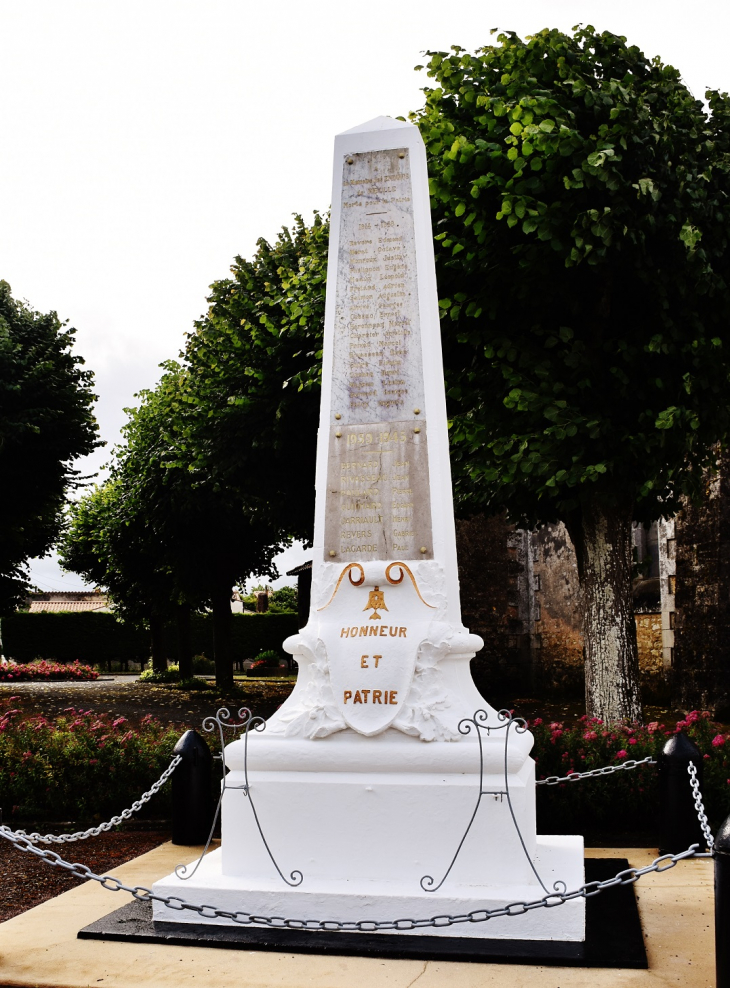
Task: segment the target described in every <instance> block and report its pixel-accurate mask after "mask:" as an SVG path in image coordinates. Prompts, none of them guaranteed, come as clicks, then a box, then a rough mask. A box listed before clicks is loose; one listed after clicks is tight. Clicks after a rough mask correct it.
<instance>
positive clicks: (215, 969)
mask: <svg viewBox="0 0 730 988" xmlns="http://www.w3.org/2000/svg"><path fill="white" fill-rule="evenodd" d="M586 853H587V854H588V855H590V856H594V857H617V858H619V857H620V858H628V859H629V861H630V862H631V864H632V865H634V866H636V867H643V866H644V865H645V864H647V863H649V862H650V861H651V860H652V859H653V858H654V857H656V852H655V851H651V850H645V849H638V850H637V849H626V848H610V849H605V848H593V849H590V850H587V851H586ZM76 856H78V857H83V855H82V854H78V855H76ZM193 856H194V851H193V850H192V849H190V848H181V847H175V846H173V845H172V844H163V845H161V846H160V847H158V848H156V849H155V850H153V851H150V852H149V853H148V854H144V855H142V856H141V857H139V858H136V859H135V860H134V861H130V862H128V863H127V864H126V865H122V866H121V867H119V868H117V869H115V874H117V875H118V876H119V877H120V878H122V880H123V881H125V882H126V883H128V884H130V885H134V884H140V885H146V886H149V885H151V884H152V882H153V881H155V880H156V879H158V878H160V877H162V876H163V875H167V874H169V872H170V871H172V870H173V868H174V866H175V865H176V864H179V863H180V861H186V860H190V859H192V857H193ZM38 867H39V868H44V867H49V866H48V865H44V864H43V863H42V862H38ZM635 888H636V892H637V898H638V903H639V911H640V913H641V918H642V925H643V929H644V936H645V940H646V945H647V952H648V955H649V970H648V971H637V970H617V969H600V968H592V969H579V968H561V967H535V966H530V967H527V966H526V967H523V966H520V965H514V964H510V965H502V964H468V963H460V962H459V963H450V962H442V961H427V962H422V961H414V960H382V959H378V958H369V957H325V956H318V955H314V954H285V953H280V954H279V953H261V952H258V951H227V950H216V949H215V948H202V947H201V948H198V947H196V948H194V949H193V948H185V947H173V946H167V945H161V944H132V945H130V944H123V943H113V942H100V941H95V940H78V939H77V938H76V934H77V932H78V931H79V930H80V929H81V928H82V927H83V926H86V925H88V924H89V923H91V922H93V921H94V920H96V919H99V918H100V917H102V916H104V915H106V914H107V913H109V912H111V911H112V910H113V909H116V908H118V907H119V906H121V905H123V904H124V903H125V902H126V901H129V898H130V897H129V896H128V895H126V894H125V893H121V892H119V893H115V894H112V893H110V892H108V891H106V890H105V889H102V888H101V887H100V886H99V885H98V883H96V882H88V883H86V884H84V885H80V886H79V887H78V888H75V889H72V890H71V891H69V892H65V893H64V894H63V895H59V896H57V897H56V898H55V899H50V900H49V901H48V902H44V903H43V904H42V905H40V906H36V907H35V908H34V909H30V910H28V912H25V913H22V914H21V915H20V916H16V917H15V918H13V919H10V920H8V921H7V922H5V923H2V924H0V985H3V986H13V988H15V986H18V988H20V986H22V988H81V986H83V988H89V986H91V988H201V986H202V988H208V986H210V988H411V986H413V985H414V984H416V983H417V984H418V988H444V986H445V985H448V986H449V988H492V986H494V988H497V986H504V985H507V984H508V985H510V988H523V986H525V988H527V986H528V985H529V986H532V985H535V984H539V985H540V988H589V986H590V988H619V986H620V988H624V986H625V988H665V986H666V988H669V986H682V988H712V986H713V985H714V938H713V920H712V916H713V900H712V862H711V861H709V860H707V859H705V860H697V861H687V862H681V863H680V864H678V865H677V867H676V868H674V869H672V870H671V871H669V872H666V873H665V874H662V875H651V876H647V877H646V878H643V879H641V880H640V881H639V882H638V883H637V885H636V886H635Z"/></svg>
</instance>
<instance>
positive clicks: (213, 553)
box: [62, 361, 283, 688]
mask: <svg viewBox="0 0 730 988" xmlns="http://www.w3.org/2000/svg"><path fill="white" fill-rule="evenodd" d="M163 369H164V374H163V375H162V378H161V379H160V382H159V383H158V385H157V387H156V388H155V389H154V390H153V391H143V392H141V393H140V395H139V396H138V397H139V398H140V399H141V401H140V405H139V406H138V407H137V408H134V409H128V410H127V412H128V415H129V421H128V422H127V424H126V426H125V427H124V430H123V432H124V443H123V445H121V446H120V447H118V448H117V449H116V450H115V453H114V460H113V463H112V468H111V480H110V482H109V483H108V484H107V485H105V487H103V488H101V489H99V490H98V491H96V492H95V493H94V494H92V495H90V496H89V497H88V498H87V499H86V500H85V501H84V502H82V503H81V505H79V507H78V508H77V509H75V511H74V514H73V521H72V525H71V527H70V530H69V535H68V537H67V539H66V542H65V544H64V547H63V550H62V558H63V561H64V565H65V566H66V567H67V568H69V569H72V570H73V571H74V572H81V573H83V574H84V575H85V576H87V577H93V578H94V579H95V580H97V581H98V582H99V583H101V584H102V585H103V586H105V587H107V588H108V589H109V591H110V592H111V593H112V596H113V597H114V599H115V600H118V601H119V603H120V605H121V608H122V611H123V612H124V613H125V614H126V615H128V616H129V617H131V618H132V619H133V620H137V621H139V620H140V619H145V620H146V621H147V622H148V623H149V625H150V629H151V633H152V652H153V662H154V664H155V666H156V667H158V666H159V667H164V665H165V656H164V653H162V651H161V649H162V642H161V633H162V626H163V624H164V622H165V620H169V619H172V618H173V617H176V618H177V621H178V630H179V643H180V644H179V648H180V660H181V662H182V667H181V672H182V674H183V675H186V674H189V668H188V667H190V669H191V668H192V667H191V666H190V662H191V661H192V659H191V655H190V650H189V647H188V646H186V644H185V641H186V637H188V634H189V632H187V633H186V630H185V629H186V627H188V624H187V622H188V621H189V613H190V609H191V608H192V609H198V608H203V607H210V608H211V609H212V612H213V627H214V637H215V662H216V681H217V684H218V685H219V686H220V687H221V688H228V687H230V686H231V685H232V684H233V661H232V654H231V616H232V614H231V594H232V587H233V585H234V583H236V582H243V581H245V580H246V579H247V578H248V577H249V576H250V575H251V574H252V573H268V574H269V575H271V576H274V577H275V576H276V575H277V574H276V571H275V569H274V567H273V563H272V559H273V556H274V555H276V553H277V552H278V551H279V550H280V549H281V548H282V547H283V542H282V540H281V539H280V537H279V533H278V530H277V529H276V528H275V527H274V525H272V523H271V521H270V519H271V516H272V514H273V510H274V509H273V507H272V505H271V504H270V503H269V501H268V500H267V499H266V498H264V497H262V496H257V495H256V494H255V493H251V492H242V491H241V490H239V489H237V488H235V487H234V486H232V485H230V484H225V483H222V482H221V480H220V478H219V477H218V476H217V474H216V470H215V468H214V465H213V464H211V461H210V460H208V459H207V458H205V457H204V456H202V455H201V452H200V449H199V447H198V445H197V442H198V440H199V439H200V435H199V432H198V431H196V424H197V419H198V418H199V417H200V416H201V408H200V403H199V401H198V400H197V398H196V396H195V395H194V392H193V391H192V389H191V383H192V382H191V376H190V374H189V373H188V372H187V371H186V370H185V369H184V368H182V367H180V366H179V365H178V364H177V363H175V362H174V361H168V362H167V363H165V364H163Z"/></svg>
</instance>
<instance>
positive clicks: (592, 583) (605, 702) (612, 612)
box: [571, 497, 642, 723]
mask: <svg viewBox="0 0 730 988" xmlns="http://www.w3.org/2000/svg"><path fill="white" fill-rule="evenodd" d="M632 511H633V504H624V505H619V506H615V505H606V504H605V503H602V502H601V501H600V500H599V499H598V498H597V497H594V498H590V499H586V500H585V501H584V502H583V504H582V511H581V517H580V523H579V529H578V531H576V532H575V535H576V536H577V537H576V538H574V540H573V541H574V543H575V550H576V556H577V559H578V575H579V578H580V586H581V596H582V603H583V643H584V644H583V655H584V659H585V672H586V713H587V714H588V716H589V717H600V719H601V720H603V721H605V722H606V723H616V722H619V721H640V720H641V719H642V709H641V693H640V688H639V652H638V648H637V644H636V623H635V621H634V606H633V594H632V580H631V569H632V562H633V545H632V541H631V522H632ZM571 527H572V528H573V530H574V531H575V528H576V526H575V525H573V526H571ZM571 534H572V532H571Z"/></svg>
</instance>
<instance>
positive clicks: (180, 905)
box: [0, 827, 711, 933]
mask: <svg viewBox="0 0 730 988" xmlns="http://www.w3.org/2000/svg"><path fill="white" fill-rule="evenodd" d="M0 837H3V838H5V840H7V841H9V842H10V843H11V844H13V845H14V846H15V847H16V848H17V849H18V850H19V851H24V852H28V853H30V854H34V855H35V856H36V857H38V858H40V859H41V860H42V861H45V862H46V863H47V864H51V865H55V866H56V867H58V868H64V869H65V870H66V871H68V872H69V873H70V874H72V875H75V876H76V877H77V878H84V879H87V880H90V881H94V882H98V883H99V884H100V885H101V886H102V887H103V888H106V889H109V891H111V892H128V893H129V894H130V895H131V896H133V897H134V898H135V899H138V900H140V901H141V902H160V903H162V905H164V906H166V907H167V908H168V909H172V910H174V911H175V912H183V911H188V912H194V913H197V914H198V915H199V916H201V917H203V918H204V919H227V920H230V921H231V922H232V923H237V924H239V925H242V926H249V925H251V924H254V925H256V926H267V927H270V928H273V929H289V930H325V931H332V932H351V933H373V932H377V931H378V930H398V931H404V930H415V929H423V928H424V927H443V926H455V925H456V924H458V923H485V922H487V921H488V920H490V919H497V918H498V917H501V916H522V915H523V914H524V913H527V912H530V911H531V910H533V909H541V908H551V907H553V906H560V905H562V904H563V903H565V902H570V901H572V900H573V899H581V898H582V899H587V898H590V897H591V896H594V895H598V894H599V893H600V892H603V891H605V890H606V889H609V888H614V887H615V886H617V885H633V883H634V882H637V881H638V880H639V879H640V878H642V877H643V876H644V875H648V874H650V873H651V872H654V871H656V872H662V871H669V869H670V868H674V867H675V865H676V864H677V863H678V862H679V861H683V860H684V859H685V858H707V857H711V855H709V854H702V853H700V852H699V850H698V848H699V844H692V845H691V846H690V847H688V848H687V850H686V851H682V852H680V853H679V854H663V855H661V857H658V858H655V859H654V861H652V863H651V864H650V865H647V866H646V867H645V868H625V869H624V870H623V871H619V872H618V874H616V875H614V876H613V878H607V879H606V880H605V881H603V882H599V881H593V882H586V883H585V884H584V885H581V886H580V887H579V888H577V889H574V890H573V891H572V892H552V893H548V894H547V895H544V896H543V897H542V898H541V899H534V900H532V901H530V902H511V903H509V905H506V906H502V907H501V908H499V909H473V910H472V911H471V912H468V913H460V914H457V915H456V916H450V915H448V914H442V915H439V916H432V917H430V918H429V919H408V918H401V919H393V920H371V919H362V920H357V921H355V920H352V921H349V920H335V919H286V918H285V917H283V916H258V915H256V914H252V913H247V912H244V911H243V910H239V911H237V912H231V911H230V910H226V909H216V908H215V906H211V905H194V904H192V903H190V902H186V901H185V900H184V899H181V898H180V897H179V896H175V895H169V896H164V895H157V894H156V893H155V892H153V891H152V890H151V889H148V888H146V887H145V886H144V885H133V886H132V885H125V884H124V882H122V881H121V879H119V878H115V877H114V876H112V875H96V874H95V873H94V872H93V871H92V870H91V869H90V868H89V867H87V865H82V864H73V863H72V862H70V861H65V860H64V859H63V858H62V857H61V856H60V854H58V853H57V852H56V851H47V850H43V849H42V848H40V847H36V846H35V844H33V843H31V841H30V839H29V838H28V837H27V835H25V834H21V833H19V832H15V833H14V832H13V831H12V830H10V829H9V828H8V827H2V828H0Z"/></svg>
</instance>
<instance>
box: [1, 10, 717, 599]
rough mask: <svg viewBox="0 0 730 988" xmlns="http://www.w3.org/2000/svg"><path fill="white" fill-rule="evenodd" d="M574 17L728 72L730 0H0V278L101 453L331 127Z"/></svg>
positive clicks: (698, 73)
mask: <svg viewBox="0 0 730 988" xmlns="http://www.w3.org/2000/svg"><path fill="white" fill-rule="evenodd" d="M578 22H582V23H592V24H593V25H594V26H595V27H597V28H598V29H600V30H604V29H605V30H610V31H614V32H615V33H617V34H624V35H626V36H627V38H628V39H629V41H630V42H631V43H632V44H636V45H638V46H640V47H641V48H642V49H643V50H644V51H645V52H646V53H647V54H649V55H661V56H662V58H663V59H664V61H666V62H669V63H671V64H673V65H675V66H676V67H677V68H679V69H680V70H681V72H682V74H683V76H684V79H685V81H686V82H687V84H688V85H689V87H690V89H691V90H692V92H693V93H694V95H695V96H697V97H698V98H702V96H703V95H704V91H705V89H706V88H707V87H713V88H719V89H724V90H730V59H729V58H728V48H727V45H728V27H730V5H729V4H728V0H724V2H720V0H703V2H701V3H693V4H689V3H687V2H686V0H682V2H679V0H580V2H576V0H458V2H455V3H445V2H443V0H439V2H434V0H418V2H416V0H387V2H382V0H381V2H378V0H374V2H370V3H362V2H361V3H345V2H333V0H309V2H307V3H305V2H302V0H268V2H265V0H255V2H252V0H142V2H140V0H0V141H1V145H0V201H1V202H2V205H1V206H0V278H3V279H5V280H6V281H8V282H9V283H10V285H11V287H12V289H13V294H14V295H15V296H16V297H19V298H23V299H27V300H28V301H29V302H30V304H31V305H32V306H33V307H34V308H36V309H38V310H40V311H48V310H50V309H55V310H56V311H57V312H58V313H59V315H60V316H61V318H63V319H68V320H70V322H71V324H72V325H73V326H75V327H76V329H77V331H78V333H77V341H78V342H77V346H78V351H79V353H81V354H82V355H83V356H84V358H85V359H86V362H87V365H88V367H89V368H91V369H92V370H93V371H94V373H95V374H96V390H97V393H98V394H99V402H98V405H97V416H98V419H99V423H100V427H101V434H102V437H103V438H104V439H105V440H106V441H107V442H108V443H109V446H108V447H107V450H108V449H109V448H110V447H111V445H113V444H114V442H115V441H116V440H117V438H118V434H119V428H120V426H121V425H122V424H123V422H124V421H125V416H124V412H123V408H124V407H125V406H129V405H132V404H134V403H135V399H134V393H135V392H136V391H139V390H140V389H141V388H149V387H153V386H154V384H155V382H156V381H157V379H158V377H159V368H158V365H159V363H160V361H162V360H165V359H167V358H170V357H176V356H177V355H178V352H179V350H180V349H181V347H182V345H183V342H184V336H183V334H184V333H185V332H186V331H187V330H189V329H190V328H191V324H192V322H193V320H194V319H196V318H197V317H199V316H200V315H201V314H202V313H203V312H204V310H205V307H206V303H205V298H206V294H207V289H208V286H209V285H210V284H211V282H212V281H214V280H216V279H219V278H223V277H225V276H226V275H227V273H228V269H229V266H230V263H231V261H232V259H233V258H234V256H235V255H236V254H242V255H243V256H250V255H251V254H252V253H253V251H254V249H255V245H256V241H257V239H258V238H259V237H266V238H267V239H273V238H274V237H275V236H276V233H277V231H278V230H279V229H280V228H281V226H283V225H285V224H288V223H289V222H290V219H291V215H292V213H294V212H301V213H303V214H304V216H305V217H306V218H311V214H312V210H314V209H321V210H324V209H326V208H327V207H328V206H329V195H330V182H331V167H332V164H331V154H332V142H333V137H334V135H335V134H336V133H338V132H339V131H342V130H346V129H348V128H349V127H352V126H355V125H356V124H359V123H362V122H363V121H365V120H369V119H371V118H372V117H375V116H379V115H380V114H387V115H390V116H398V115H401V114H405V113H407V112H408V111H409V110H412V109H417V108H418V107H420V106H421V105H422V101H423V96H422V93H421V92H420V88H421V87H422V86H423V85H425V84H426V82H427V80H426V76H425V73H416V72H414V71H413V66H414V65H416V64H419V63H420V62H421V61H423V59H422V56H421V53H422V52H423V51H425V50H426V49H435V50H445V49H448V48H449V46H450V45H452V44H459V45H461V46H462V47H464V48H466V49H468V50H474V49H475V48H478V47H480V46H482V45H484V44H487V43H488V42H489V40H490V35H489V29H490V28H492V27H499V28H502V29H506V30H515V31H517V32H518V33H519V34H521V35H523V36H524V35H525V34H531V33H534V32H535V31H537V30H540V29H541V28H543V27H558V28H561V29H563V30H569V29H570V28H571V27H572V26H573V25H574V24H577V23H578ZM107 455H108V453H107V452H104V451H102V452H101V453H99V454H97V455H96V456H95V457H93V458H91V460H90V461H89V462H88V463H82V464H81V466H82V467H83V468H84V469H85V470H96V469H98V468H99V466H100V465H101V464H102V463H103V462H104V460H105V458H106V456H107ZM2 480H3V482H4V483H8V482H9V483H12V478H2ZM303 558H304V553H303V552H302V550H301V549H300V548H295V549H293V550H290V551H289V552H288V553H287V554H286V556H285V558H284V559H283V560H282V565H280V569H281V570H282V571H283V570H284V569H288V568H291V566H294V565H296V564H297V563H298V562H300V561H301V560H302V559H303ZM32 577H33V580H34V582H35V583H37V584H38V586H40V587H41V588H42V589H49V590H50V589H62V588H65V589H81V586H82V585H81V582H80V579H79V577H77V576H74V575H73V574H72V575H65V576H64V575H63V574H62V573H61V571H60V569H59V568H58V565H57V563H56V561H55V559H54V558H53V557H51V558H46V559H44V560H38V561H34V563H33V565H32ZM281 582H290V581H289V580H284V581H281Z"/></svg>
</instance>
